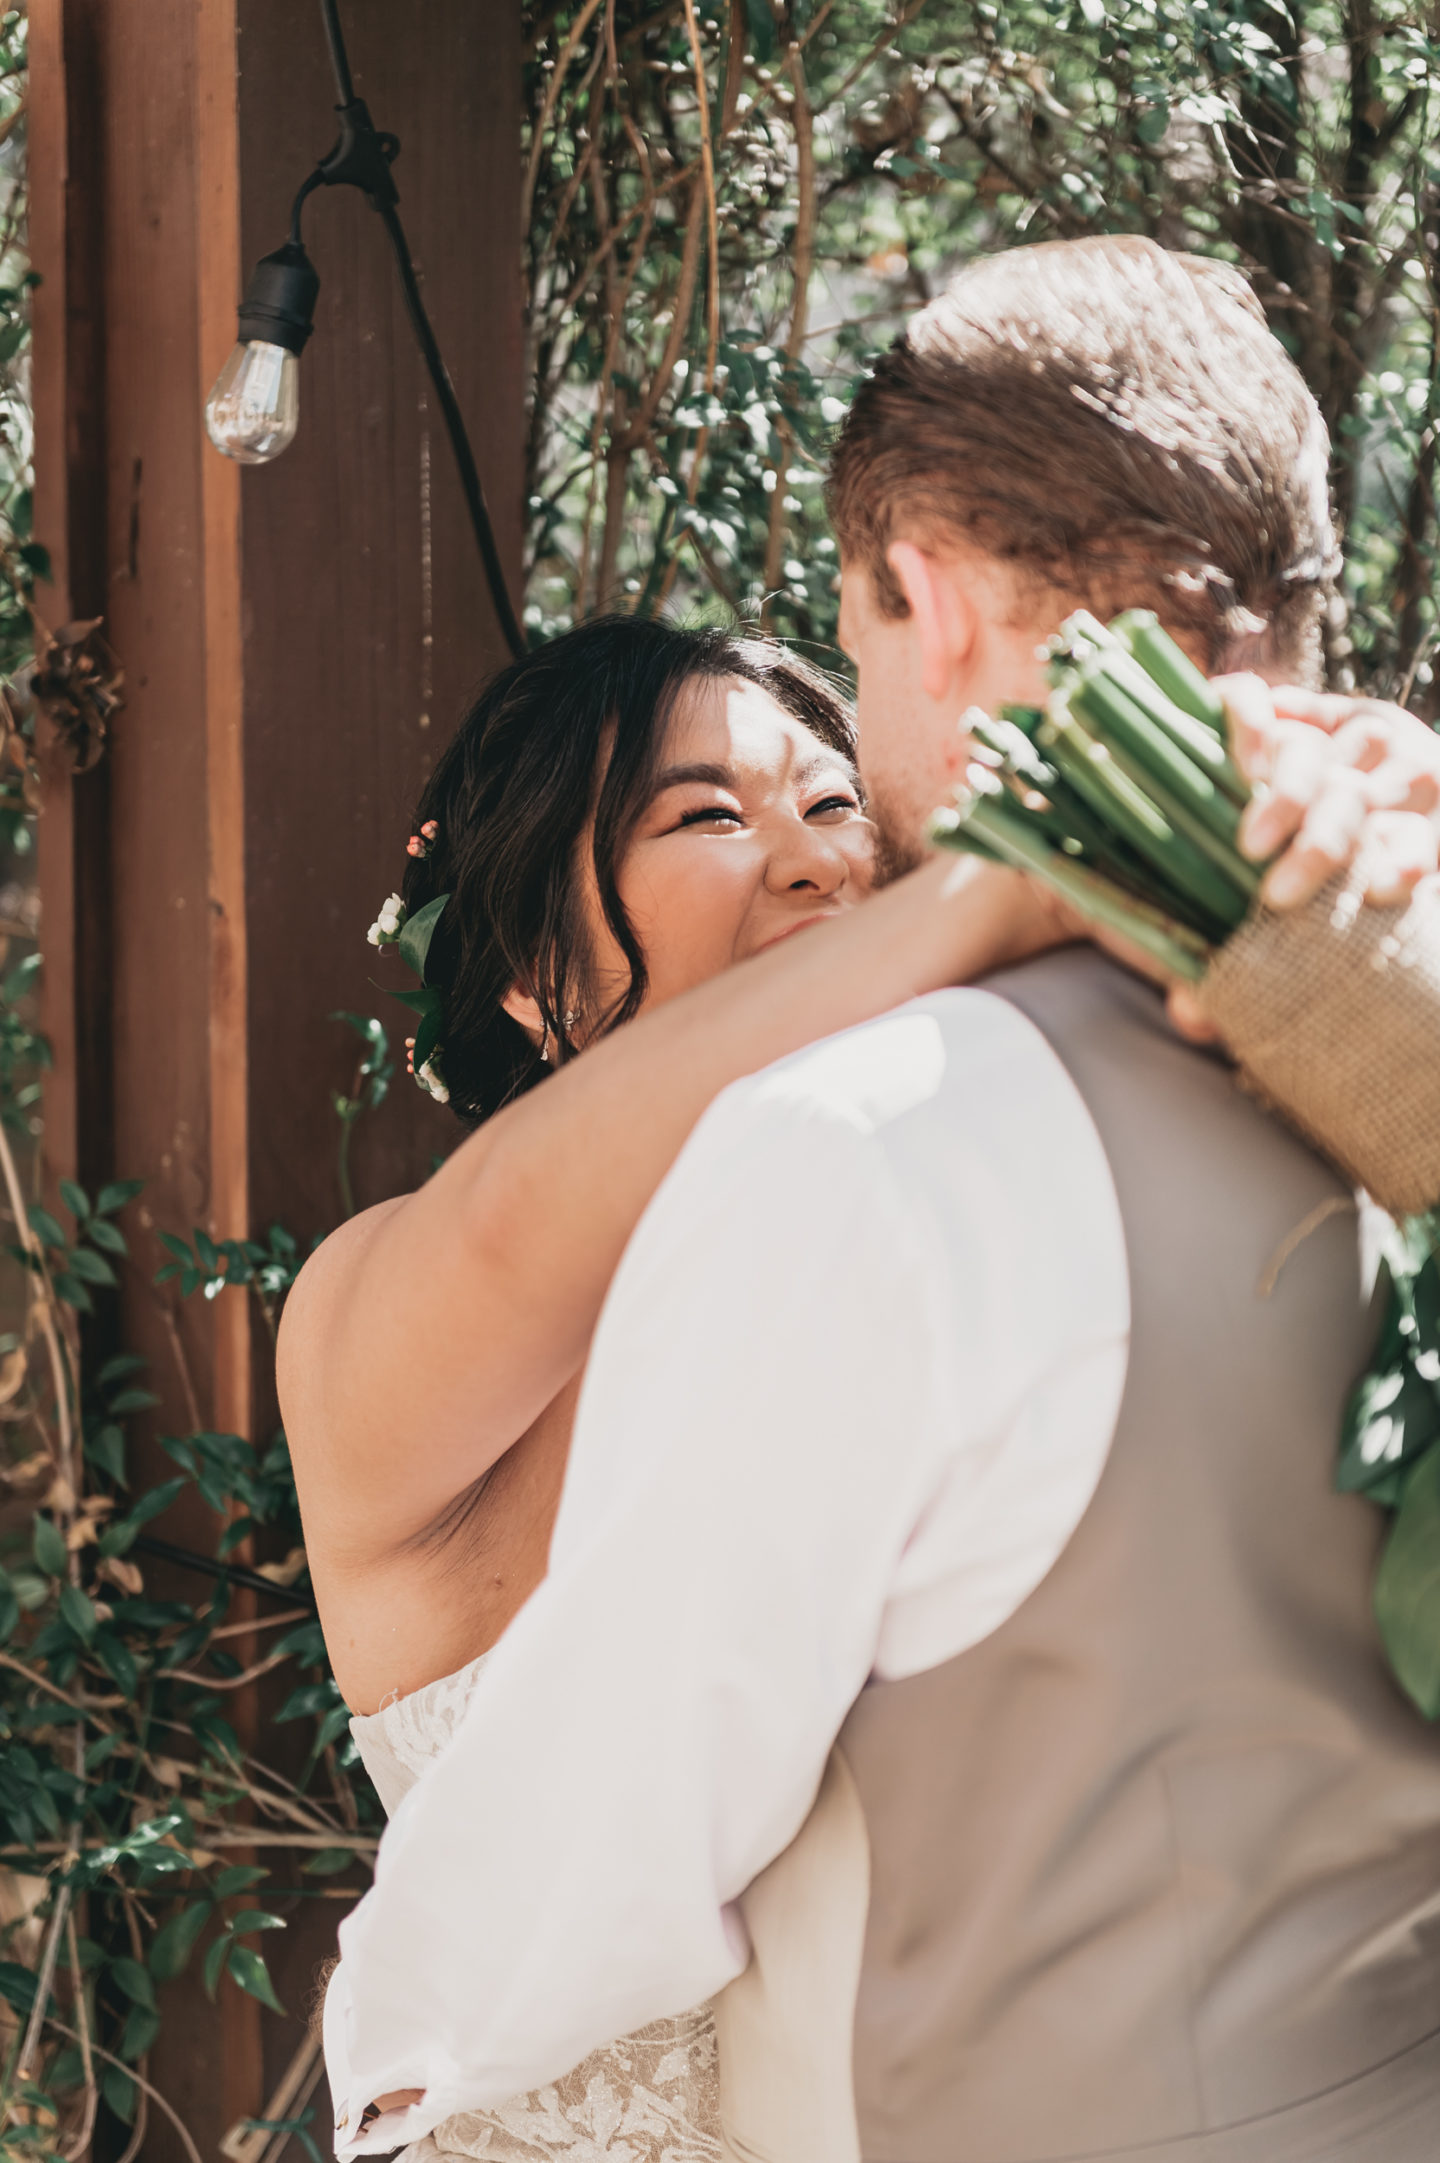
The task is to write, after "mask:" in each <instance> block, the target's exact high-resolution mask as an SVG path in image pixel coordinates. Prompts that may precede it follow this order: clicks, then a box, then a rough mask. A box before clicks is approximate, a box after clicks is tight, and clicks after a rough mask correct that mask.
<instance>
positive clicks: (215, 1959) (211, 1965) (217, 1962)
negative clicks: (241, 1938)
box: [203, 1935, 233, 1998]
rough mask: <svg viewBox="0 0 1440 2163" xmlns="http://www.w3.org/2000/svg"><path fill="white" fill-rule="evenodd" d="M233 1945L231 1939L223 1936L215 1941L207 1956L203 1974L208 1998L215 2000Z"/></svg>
mask: <svg viewBox="0 0 1440 2163" xmlns="http://www.w3.org/2000/svg"><path fill="white" fill-rule="evenodd" d="M232 1943H233V1941H232V1940H231V1939H229V1938H227V1937H225V1936H223V1935H222V1936H220V1937H218V1938H217V1939H216V1940H215V1943H214V1944H213V1945H212V1946H211V1947H210V1949H209V1950H208V1952H207V1953H206V1955H205V1967H204V1971H203V1973H204V1979H205V1992H206V1995H207V1997H211V1998H213V1997H214V1995H215V1992H216V1990H217V1988H218V1987H219V1983H220V1978H221V1976H222V1975H223V1974H224V1972H225V1962H226V1960H227V1959H228V1958H229V1955H230V1952H231V1948H232Z"/></svg>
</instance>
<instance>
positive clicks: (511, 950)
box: [404, 616, 855, 1124]
mask: <svg viewBox="0 0 1440 2163" xmlns="http://www.w3.org/2000/svg"><path fill="white" fill-rule="evenodd" d="M720 676H738V677H741V678H743V679H744V680H745V681H746V682H748V683H755V684H759V685H761V686H763V688H764V689H765V690H766V691H768V692H769V694H770V696H771V697H772V698H773V699H774V700H775V701H776V703H777V704H778V705H779V706H781V707H783V708H784V710H785V711H786V712H787V713H788V714H791V715H793V717H794V718H795V719H796V720H797V721H800V722H802V723H803V724H804V726H805V727H806V728H808V729H810V730H812V731H813V732H814V734H815V735H816V736H818V737H819V738H820V739H821V741H822V742H823V743H826V744H829V745H831V746H832V747H833V748H835V749H837V750H840V751H843V752H844V753H845V754H846V755H847V756H848V757H853V755H854V749H855V731H854V723H853V720H852V718H851V713H850V708H849V705H848V703H847V701H846V699H845V697H844V696H843V694H842V693H841V692H840V690H839V689H838V688H837V687H836V686H835V685H834V684H832V683H831V682H830V681H829V679H828V678H827V677H825V676H824V675H822V674H821V673H820V671H819V670H818V669H814V668H811V667H810V666H809V665H808V664H807V663H806V662H804V661H801V660H799V659H798V658H797V657H796V656H795V655H794V654H792V653H790V652H789V651H787V649H786V648H785V647H783V646H781V645H779V644H777V643H776V642H775V641H774V640H772V639H767V638H760V637H755V636H740V635H738V634H736V633H733V632H729V631H721V630H686V629H681V628H679V627H677V626H676V625H673V624H666V623H654V622H649V621H645V620H643V619H641V620H637V619H636V618H635V617H633V616H602V617H598V618H596V619H595V620H594V621H593V622H590V623H586V624H582V625H581V626H580V627H579V628H578V629H576V630H574V631H568V632H566V633H564V634H563V636H561V637H559V638H555V639H552V640H551V641H550V642H549V643H548V644H547V645H544V646H541V647H539V648H538V649H537V650H536V651H535V652H534V653H530V654H526V655H525V656H524V657H523V658H522V659H521V660H519V661H516V662H513V663H512V664H511V666H510V667H509V668H507V669H505V670H503V671H502V672H501V674H500V675H498V676H496V677H495V678H494V679H493V681H492V682H490V683H489V684H487V685H486V687H485V689H484V690H483V691H482V692H481V693H480V696H479V697H478V699H477V700H476V701H475V704H474V705H473V706H472V707H471V708H470V711H469V712H468V713H467V714H466V716H465V718H464V720H463V721H462V722H461V724H460V727H459V729H458V730H457V732H456V734H455V737H454V740H453V742H452V743H451V744H450V745H449V747H448V749H447V750H446V751H445V753H444V755H443V756H442V757H441V759H440V762H439V764H438V765H437V766H436V768H435V771H434V773H433V774H432V776H431V778H430V781H429V783H428V784H427V786H426V789H425V793H424V795H423V796H422V797H421V799H420V804H419V807H418V809H417V811H416V814H415V830H416V831H417V832H418V831H419V829H420V827H421V826H423V825H424V824H425V823H426V822H427V821H428V820H431V819H433V820H434V821H435V825H436V829H437V832H436V840H435V845H434V848H433V851H432V852H431V854H430V855H429V856H427V857H424V858H412V860H411V861H410V864H409V866H408V868H407V871H406V875H405V886H404V899H405V904H406V907H407V909H409V910H410V912H411V913H412V914H413V913H414V911H415V910H417V909H420V908H423V907H424V906H425V904H426V902H428V901H431V900H433V899H434V898H435V896H436V895H437V894H449V896H450V897H451V898H450V902H449V905H448V906H447V907H446V909H445V910H444V912H443V914H442V916H441V918H440V921H439V923H438V925H437V926H436V929H435V934H434V938H433V940H432V943H431V947H430V954H429V959H428V962H427V967H426V975H427V978H428V980H429V981H431V982H433V983H436V984H439V985H441V986H442V987H443V989H444V995H445V1026H444V1048H443V1055H442V1056H443V1066H444V1073H445V1081H446V1086H447V1087H448V1089H449V1092H450V1106H451V1109H452V1110H453V1111H455V1112H457V1113H458V1114H459V1116H460V1117H461V1118H462V1119H464V1120H466V1121H467V1122H469V1123H471V1124H473V1123H475V1122H477V1121H479V1120H481V1119H484V1118H486V1117H488V1116H489V1115H490V1114H491V1113H492V1112H495V1111H498V1110H499V1109H500V1107H501V1105H502V1104H507V1103H509V1102H510V1100H511V1099H512V1098H513V1097H516V1096H519V1095H520V1094H521V1093H522V1091H524V1090H526V1089H528V1088H530V1087H532V1086H533V1084H534V1083H535V1082H537V1081H540V1080H541V1079H543V1077H544V1076H545V1074H546V1073H548V1072H549V1071H550V1069H549V1067H547V1066H546V1065H544V1064H542V1062H541V1059H540V1054H539V1052H538V1050H537V1048H536V1046H535V1044H534V1043H533V1042H532V1041H531V1039H530V1037H529V1036H528V1035H527V1033H526V1032H525V1030H523V1029H522V1028H521V1027H520V1025H519V1023H518V1022H516V1021H513V1020H512V1019H511V1017H510V1016H509V1015H508V1014H507V1013H506V1012H505V1010H504V1004H503V1002H504V999H505V996H506V994H507V992H509V991H510V990H512V989H513V987H514V986H515V985H517V984H522V985H524V986H526V987H527V989H529V990H530V991H531V993H532V994H533V996H534V998H535V1000H536V1003H537V1004H538V1006H539V1008H540V1012H541V1015H542V1016H543V1018H544V1020H545V1022H546V1024H547V1025H548V1030H549V1038H548V1042H549V1049H550V1055H551V1058H552V1060H554V1061H557V1062H558V1061H562V1060H564V1059H565V1058H567V1057H568V1056H569V1055H570V1054H571V1053H572V1052H573V1050H574V1048H575V1047H574V1044H573V1041H572V1039H571V1036H570V1033H569V1027H568V1025H567V1022H566V1016H567V1015H570V1016H572V1017H573V1016H574V1015H575V1014H577V1013H581V1014H584V1015H585V1017H586V1027H585V1035H586V1040H587V1041H590V1040H592V1039H593V1038H594V1036H596V1035H597V1034H602V1033H604V1032H605V1031H607V1030H609V1029H613V1028H615V1027H617V1026H618V1025H619V1024H620V1023H621V1022H625V1021H629V1020H630V1019H631V1017H632V1016H633V1015H634V1014H635V1013H636V1012H637V1010H638V1009H639V1006H640V1004H641V1001H642V1000H643V999H644V996H645V988H646V975H645V957H644V955H643V954H642V953H641V951H640V946H639V943H638V941H637V939H636V937H635V933H634V930H633V927H632V926H631V924H630V921H629V918H628V917H627V916H626V913H625V909H624V906H623V904H622V902H621V900H620V894H619V890H618V887H617V884H616V877H617V873H618V870H619V867H620V863H621V860H622V858H623V856H624V853H625V848H626V845H627V843H628V842H629V840H630V837H631V835H632V833H633V832H634V829H635V825H636V822H637V821H638V819H639V818H640V817H641V815H642V813H643V812H644V810H645V807H646V804H647V803H648V802H649V799H650V796H651V793H652V791H653V786H654V780H655V775H656V773H657V771H658V766H659V759H660V754H661V749H662V746H663V742H664V737H665V730H666V725H667V723H668V721H669V718H670V715H671V713H672V712H673V710H674V705H675V700H676V697H677V695H678V694H679V693H680V691H681V690H682V689H683V688H684V686H685V685H686V684H688V683H691V682H693V681H695V680H696V679H713V678H715V677H720ZM592 813H593V817H594V839H593V851H594V866H595V882H596V888H597V890H598V894H599V900H600V906H601V909H602V910H603V912H604V916H605V921H606V923H607V924H608V925H609V927H610V930H611V932H612V934H613V935H614V938H615V940H616V943H617V944H618V946H619V948H620V950H621V952H622V953H623V954H624V956H625V959H626V961H627V962H628V964H629V969H630V981H629V985H628V987H627V989H626V990H625V992H624V993H623V994H622V996H621V997H620V998H619V999H617V1000H615V1001H613V1002H612V1004H611V1005H610V1007H609V1009H608V1011H607V1012H605V1013H604V1014H602V1015H600V1016H598V1017H597V1016H596V1012H595V1004H596V1002H595V991H594V986H593V983H592V967H591V955H590V951H589V944H588V941H587V938H586V932H585V917H584V911H583V908H582V906H581V902H580V897H579V891H578V887H579V882H578V881H577V879H576V876H575V871H576V852H577V850H578V848H579V846H580V844H581V842H582V840H583V837H584V835H585V832H586V829H587V826H588V825H589V823H590V820H591V816H592Z"/></svg>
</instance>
